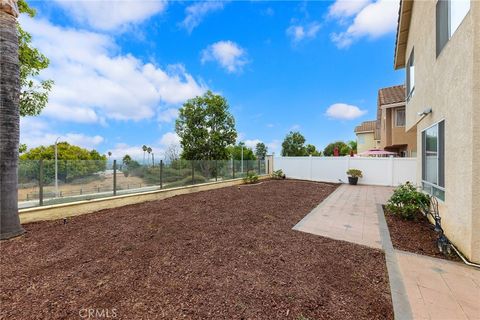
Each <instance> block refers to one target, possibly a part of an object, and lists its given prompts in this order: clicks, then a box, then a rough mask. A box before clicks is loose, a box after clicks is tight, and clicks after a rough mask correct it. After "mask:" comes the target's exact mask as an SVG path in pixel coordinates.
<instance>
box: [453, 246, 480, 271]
mask: <svg viewBox="0 0 480 320" xmlns="http://www.w3.org/2000/svg"><path fill="white" fill-rule="evenodd" d="M450 246H451V247H452V248H453V250H455V252H456V253H457V254H458V256H459V257H460V258H461V259H462V261H463V263H465V264H466V265H467V266H471V267H475V268H480V264H478V263H473V262H470V261H468V260H467V258H465V257H464V256H463V254H462V253H461V252H460V251H459V250H458V249H457V248H456V247H455V246H454V245H453V243H451V242H450Z"/></svg>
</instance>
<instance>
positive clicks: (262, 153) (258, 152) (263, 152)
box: [255, 142, 268, 160]
mask: <svg viewBox="0 0 480 320" xmlns="http://www.w3.org/2000/svg"><path fill="white" fill-rule="evenodd" d="M267 152H268V148H267V146H266V145H265V143H263V142H259V143H257V145H256V146H255V156H256V157H257V158H258V159H261V160H265V157H266V156H267Z"/></svg>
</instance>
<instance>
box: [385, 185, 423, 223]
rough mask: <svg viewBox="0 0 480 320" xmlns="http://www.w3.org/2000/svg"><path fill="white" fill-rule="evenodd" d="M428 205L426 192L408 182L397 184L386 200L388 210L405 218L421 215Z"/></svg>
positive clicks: (411, 218)
mask: <svg viewBox="0 0 480 320" xmlns="http://www.w3.org/2000/svg"><path fill="white" fill-rule="evenodd" d="M429 205H430V198H429V196H428V195H427V194H425V193H423V192H421V191H418V190H417V189H416V188H415V186H414V185H412V184H411V183H410V182H407V183H405V184H402V185H400V186H398V188H396V189H395V191H394V192H393V195H392V197H391V198H390V200H388V202H387V205H386V208H387V210H388V212H390V213H392V214H395V215H398V216H399V217H401V218H402V219H405V220H414V219H417V218H418V217H420V216H421V214H422V211H425V210H426V209H427V208H428V206H429Z"/></svg>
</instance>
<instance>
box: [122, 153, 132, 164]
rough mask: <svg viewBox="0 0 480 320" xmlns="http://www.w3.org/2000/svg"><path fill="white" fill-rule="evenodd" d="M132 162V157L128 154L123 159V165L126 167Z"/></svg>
mask: <svg viewBox="0 0 480 320" xmlns="http://www.w3.org/2000/svg"><path fill="white" fill-rule="evenodd" d="M131 161H132V157H130V155H128V154H126V155H124V156H123V159H122V163H123V164H124V165H127V166H128V164H129V163H130V162H131Z"/></svg>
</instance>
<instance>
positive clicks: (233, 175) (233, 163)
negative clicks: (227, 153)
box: [232, 159, 235, 179]
mask: <svg viewBox="0 0 480 320" xmlns="http://www.w3.org/2000/svg"><path fill="white" fill-rule="evenodd" d="M232 179H235V160H233V159H232Z"/></svg>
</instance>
